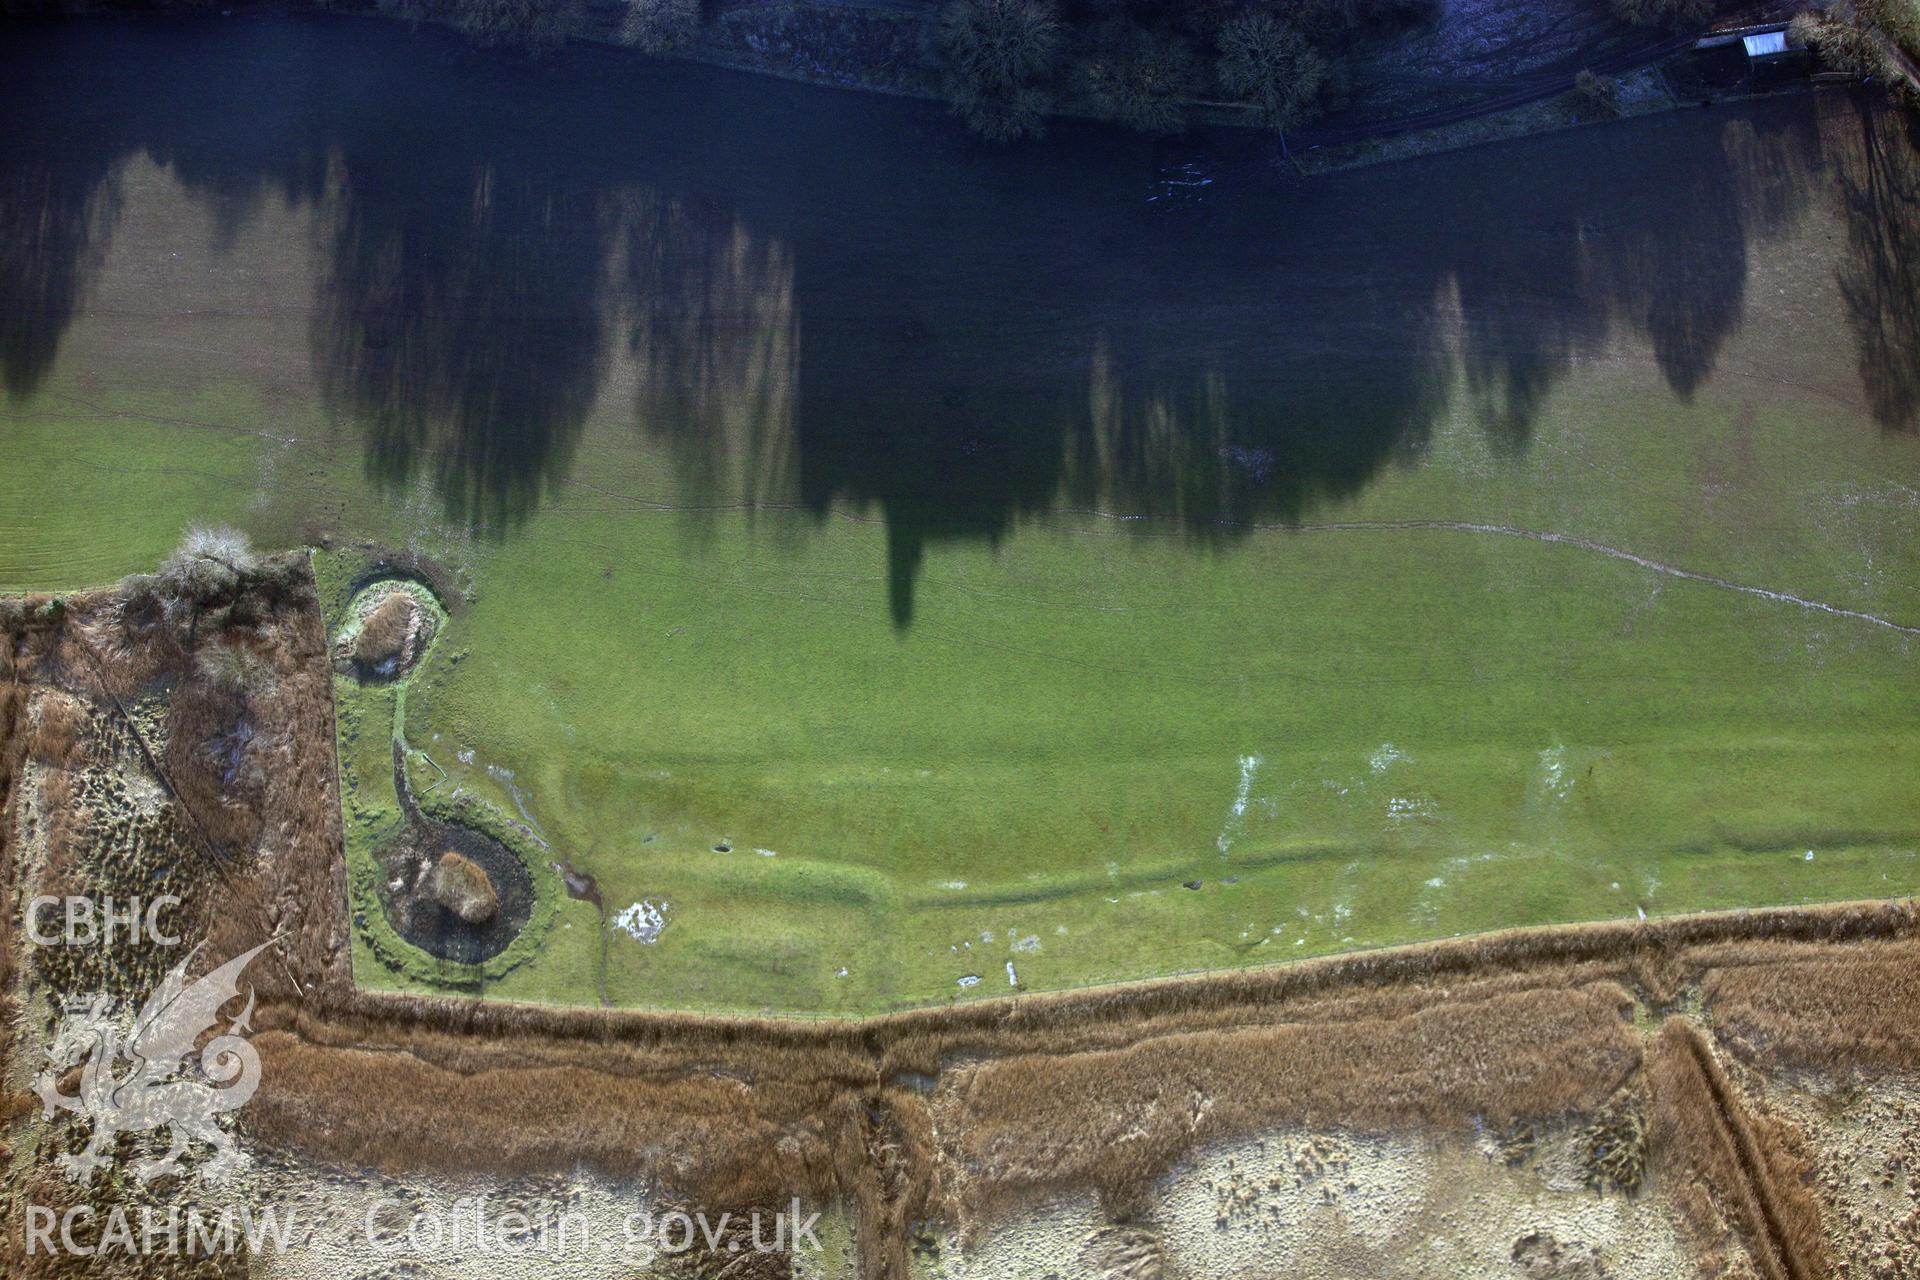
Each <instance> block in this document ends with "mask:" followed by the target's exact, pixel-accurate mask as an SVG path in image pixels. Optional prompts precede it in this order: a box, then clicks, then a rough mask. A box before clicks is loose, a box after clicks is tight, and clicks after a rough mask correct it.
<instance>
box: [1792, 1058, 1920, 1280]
mask: <svg viewBox="0 0 1920 1280" xmlns="http://www.w3.org/2000/svg"><path fill="white" fill-rule="evenodd" d="M1768 1092H1769V1094H1770V1098H1769V1100H1770V1101H1771V1102H1772V1103H1773V1104H1774V1105H1775V1106H1776V1107H1778V1108H1779V1110H1780V1111H1781V1113H1782V1114H1784V1115H1786V1116H1787V1117H1788V1118H1790V1119H1791V1120H1792V1121H1793V1123H1794V1124H1795V1125H1796V1126H1797V1127H1798V1128H1799V1129H1800V1131H1801V1132H1802V1133H1805V1134H1807V1135H1808V1138H1809V1141H1810V1144H1811V1146H1812V1148H1813V1159H1814V1165H1815V1173H1814V1177H1815V1179H1816V1182H1817V1185H1818V1187H1819V1192H1820V1199H1821V1202H1822V1204H1823V1205H1824V1207H1825V1215H1824V1217H1825V1224H1826V1231H1827V1241H1828V1244H1829V1246H1830V1248H1831V1254H1832V1258H1833V1261H1834V1264H1835V1268H1834V1272H1835V1274H1836V1275H1837V1276H1844V1277H1848V1278H1849V1280H1854V1278H1862V1277H1863V1278H1866V1280H1920V1078H1914V1077H1906V1078H1896V1079H1892V1080H1883V1081H1874V1082H1872V1083H1871V1084H1864V1083H1841V1084H1836V1083H1833V1082H1831V1081H1822V1080H1809V1079H1789V1080H1783V1081H1777V1082H1775V1083H1774V1085H1773V1086H1772V1088H1771V1089H1770V1090H1769V1091H1768Z"/></svg>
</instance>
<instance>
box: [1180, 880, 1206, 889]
mask: <svg viewBox="0 0 1920 1280" xmlns="http://www.w3.org/2000/svg"><path fill="white" fill-rule="evenodd" d="M1200 884H1201V882H1200V881H1198V880H1188V881H1185V882H1184V883H1183V884H1182V885H1181V886H1180V887H1181V888H1183V889H1198V888H1199V887H1200Z"/></svg>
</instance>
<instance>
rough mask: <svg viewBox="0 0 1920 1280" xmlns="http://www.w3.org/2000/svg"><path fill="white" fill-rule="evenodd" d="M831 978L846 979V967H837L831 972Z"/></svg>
mask: <svg viewBox="0 0 1920 1280" xmlns="http://www.w3.org/2000/svg"><path fill="white" fill-rule="evenodd" d="M833 976H834V977H836V978H844V977H846V976H847V966H845V965H841V966H840V967H839V968H838V969H835V970H834V971H833Z"/></svg>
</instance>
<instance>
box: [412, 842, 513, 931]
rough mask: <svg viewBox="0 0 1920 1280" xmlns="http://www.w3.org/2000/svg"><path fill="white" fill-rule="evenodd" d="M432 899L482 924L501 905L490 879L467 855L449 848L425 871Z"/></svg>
mask: <svg viewBox="0 0 1920 1280" xmlns="http://www.w3.org/2000/svg"><path fill="white" fill-rule="evenodd" d="M427 892H428V893H430V894H432V895H433V900H434V901H435V902H438V903H439V904H440V905H441V906H443V907H445V908H446V909H447V910H449V911H451V912H453V914H454V915H456V916H459V917H460V918H461V919H462V920H464V921H466V922H467V923H468V924H485V923H486V922H487V921H489V920H491V919H493V916H494V913H495V912H496V911H498V910H499V909H500V895H499V894H497V893H495V892H494V888H493V880H492V879H491V878H490V877H489V876H488V875H487V873H486V872H485V871H484V870H482V869H481V868H480V867H479V866H477V865H476V864H475V863H474V862H472V861H471V860H470V859H467V858H465V857H462V856H461V855H460V854H457V853H455V852H453V851H452V850H451V849H449V850H448V851H447V852H445V853H443V854H441V855H440V860H439V861H438V862H435V863H434V864H433V870H432V871H430V872H428V873H427Z"/></svg>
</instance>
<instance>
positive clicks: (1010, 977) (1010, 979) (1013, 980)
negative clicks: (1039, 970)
mask: <svg viewBox="0 0 1920 1280" xmlns="http://www.w3.org/2000/svg"><path fill="white" fill-rule="evenodd" d="M1007 985H1008V986H1010V987H1017V986H1019V985H1020V979H1019V976H1018V975H1016V974H1015V973H1014V971H1013V961H1011V960H1009V961H1007Z"/></svg>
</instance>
